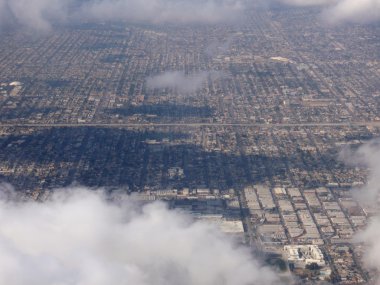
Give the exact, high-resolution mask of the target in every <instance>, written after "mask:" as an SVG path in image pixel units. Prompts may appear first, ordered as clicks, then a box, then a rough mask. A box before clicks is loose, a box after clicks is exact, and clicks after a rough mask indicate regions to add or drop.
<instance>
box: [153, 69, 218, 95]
mask: <svg viewBox="0 0 380 285" xmlns="http://www.w3.org/2000/svg"><path fill="white" fill-rule="evenodd" d="M221 76H222V73H220V72H209V71H202V72H197V73H194V74H189V75H187V74H185V72H183V71H168V72H165V73H163V74H159V75H156V76H152V77H149V78H148V79H147V87H148V88H149V89H155V88H157V89H163V88H171V89H175V90H177V91H178V92H180V93H194V92H196V91H197V90H199V89H201V88H202V86H203V85H204V84H205V83H206V82H207V80H208V79H209V78H210V77H211V78H212V79H213V80H216V79H218V78H220V77H221Z"/></svg>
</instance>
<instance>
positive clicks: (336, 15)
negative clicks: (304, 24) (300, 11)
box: [323, 0, 380, 24]
mask: <svg viewBox="0 0 380 285" xmlns="http://www.w3.org/2000/svg"><path fill="white" fill-rule="evenodd" d="M323 17H324V18H325V19H326V20H327V21H328V22H330V23H333V24H334V23H339V22H358V23H366V22H371V21H378V20H380V0H360V1H359V0H340V1H338V2H337V3H336V4H335V5H333V6H332V7H330V8H329V9H328V10H327V11H325V13H324V14H323Z"/></svg>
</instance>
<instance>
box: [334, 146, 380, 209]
mask: <svg viewBox="0 0 380 285" xmlns="http://www.w3.org/2000/svg"><path fill="white" fill-rule="evenodd" d="M341 159H342V160H343V161H344V162H345V163H346V164H348V165H351V166H360V167H366V168H368V169H369V170H370V172H369V177H368V183H367V185H366V186H365V187H364V188H363V189H360V190H357V191H358V193H356V192H357V191H355V194H357V195H356V196H358V197H357V198H358V199H360V200H362V201H363V202H365V203H368V202H376V201H377V199H378V197H379V195H380V139H375V140H372V141H370V142H368V143H366V144H364V145H362V146H361V147H359V148H358V149H357V150H352V149H345V150H344V151H342V153H341Z"/></svg>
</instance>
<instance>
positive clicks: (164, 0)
mask: <svg viewBox="0 0 380 285" xmlns="http://www.w3.org/2000/svg"><path fill="white" fill-rule="evenodd" d="M242 11H243V5H242V3H241V2H240V0H86V1H83V0H0V19H1V20H0V23H1V24H2V25H3V26H4V25H21V26H23V27H26V28H29V29H32V30H42V31H46V30H49V29H51V25H52V24H53V23H56V22H63V23H64V22H67V21H68V20H70V21H73V20H74V21H81V20H87V21H88V20H89V21H108V20H111V21H119V20H125V21H129V22H138V23H139V22H143V23H183V24H189V23H218V22H226V21H232V20H235V19H237V18H238V16H239V15H240V13H241V12H242Z"/></svg>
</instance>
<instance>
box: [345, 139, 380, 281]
mask: <svg viewBox="0 0 380 285" xmlns="http://www.w3.org/2000/svg"><path fill="white" fill-rule="evenodd" d="M342 157H343V159H344V160H345V161H346V163H348V164H350V165H353V166H360V167H367V168H368V169H369V177H368V183H367V184H366V185H365V186H364V187H363V188H362V189H360V190H355V194H357V195H356V197H357V199H358V200H359V201H360V202H363V203H366V204H369V203H370V202H372V203H371V204H372V207H376V204H377V206H378V199H379V195H380V139H375V140H372V141H370V142H368V143H366V144H364V145H362V146H361V147H359V149H357V150H356V151H351V150H345V151H344V152H343V153H342ZM379 236H380V217H379V216H377V217H372V218H371V220H370V223H369V225H368V226H367V228H366V229H365V230H363V231H361V232H359V233H358V234H357V235H356V237H355V239H356V241H357V242H362V243H364V244H365V245H366V246H367V251H366V254H365V256H364V263H365V264H366V266H368V267H370V268H373V269H376V270H378V271H379V270H380V258H379V256H380V242H379ZM376 284H378V285H380V279H378V280H377V282H376Z"/></svg>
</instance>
